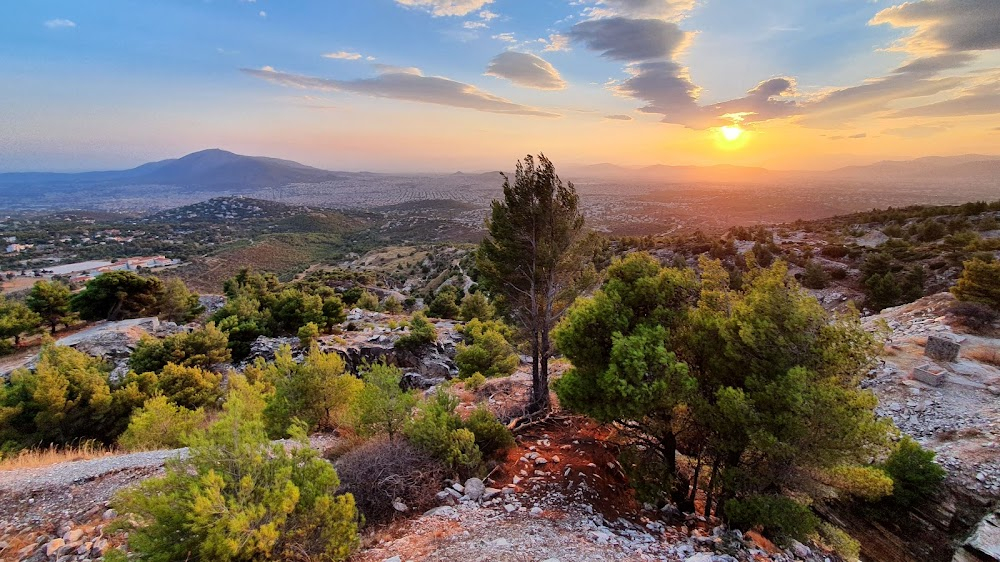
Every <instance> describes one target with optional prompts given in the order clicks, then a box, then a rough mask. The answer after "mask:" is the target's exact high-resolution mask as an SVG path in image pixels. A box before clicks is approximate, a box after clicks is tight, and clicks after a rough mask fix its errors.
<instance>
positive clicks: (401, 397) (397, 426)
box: [354, 363, 417, 441]
mask: <svg viewBox="0 0 1000 562" xmlns="http://www.w3.org/2000/svg"><path fill="white" fill-rule="evenodd" d="M361 376H362V378H363V380H364V388H362V389H361V392H360V393H359V395H358V399H357V400H356V401H355V403H354V411H355V417H356V420H357V428H358V431H359V432H360V433H361V434H362V435H369V436H370V435H386V436H388V438H389V440H390V441H392V440H393V439H394V438H395V437H396V435H397V434H399V432H400V431H401V430H402V428H403V426H404V425H405V423H406V421H407V420H409V419H410V415H411V413H412V411H413V406H414V405H416V403H417V396H416V394H415V393H414V392H412V391H411V392H407V391H403V389H402V388H401V387H400V384H399V383H400V379H402V377H403V373H402V372H401V371H400V370H399V369H398V368H397V367H391V366H389V365H386V364H384V363H376V364H373V365H367V366H365V368H364V369H362V375H361Z"/></svg>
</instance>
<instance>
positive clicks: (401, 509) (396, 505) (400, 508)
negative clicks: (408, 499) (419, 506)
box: [392, 498, 410, 513]
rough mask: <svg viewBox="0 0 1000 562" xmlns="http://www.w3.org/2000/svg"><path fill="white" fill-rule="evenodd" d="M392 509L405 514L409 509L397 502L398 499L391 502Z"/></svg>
mask: <svg viewBox="0 0 1000 562" xmlns="http://www.w3.org/2000/svg"><path fill="white" fill-rule="evenodd" d="M392 508H393V509H395V510H396V511H398V512H400V513H406V512H407V511H409V510H410V508H409V507H407V506H406V504H405V503H403V502H401V501H400V500H399V498H396V499H395V500H393V502H392Z"/></svg>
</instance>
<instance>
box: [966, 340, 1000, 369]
mask: <svg viewBox="0 0 1000 562" xmlns="http://www.w3.org/2000/svg"><path fill="white" fill-rule="evenodd" d="M964 355H965V356H966V357H968V358H969V359H972V360H974V361H979V362H980V363H986V364H987V365H993V366H994V367H1000V348H998V347H989V346H985V345H980V346H977V347H972V348H969V349H967V350H966V351H965V353H964Z"/></svg>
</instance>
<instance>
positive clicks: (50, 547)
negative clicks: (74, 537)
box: [45, 539, 66, 557]
mask: <svg viewBox="0 0 1000 562" xmlns="http://www.w3.org/2000/svg"><path fill="white" fill-rule="evenodd" d="M65 545H66V541H65V540H63V539H52V540H51V541H49V543H48V544H46V545H45V556H48V557H52V556H55V555H56V553H57V552H59V549H60V548H62V547H63V546H65Z"/></svg>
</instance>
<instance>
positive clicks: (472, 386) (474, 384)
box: [464, 371, 486, 392]
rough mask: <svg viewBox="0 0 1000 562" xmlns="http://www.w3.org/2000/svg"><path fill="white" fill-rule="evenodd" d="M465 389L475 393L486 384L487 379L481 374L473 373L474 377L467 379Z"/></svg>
mask: <svg viewBox="0 0 1000 562" xmlns="http://www.w3.org/2000/svg"><path fill="white" fill-rule="evenodd" d="M464 382H465V388H466V389H468V390H471V391H473V392H475V391H477V390H479V389H480V388H482V387H483V385H484V384H486V377H484V376H483V374H482V373H480V372H478V371H477V372H475V373H472V376H471V377H469V378H467V379H465V381H464Z"/></svg>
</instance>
